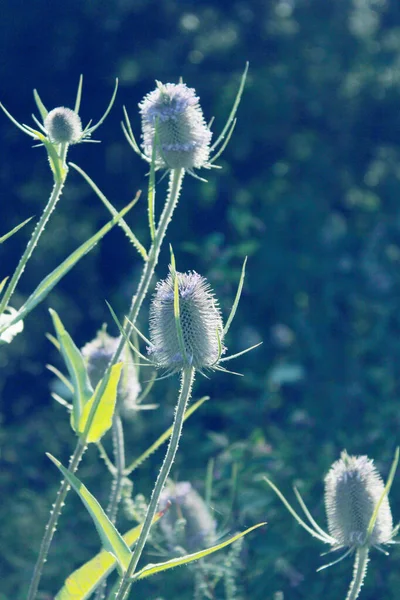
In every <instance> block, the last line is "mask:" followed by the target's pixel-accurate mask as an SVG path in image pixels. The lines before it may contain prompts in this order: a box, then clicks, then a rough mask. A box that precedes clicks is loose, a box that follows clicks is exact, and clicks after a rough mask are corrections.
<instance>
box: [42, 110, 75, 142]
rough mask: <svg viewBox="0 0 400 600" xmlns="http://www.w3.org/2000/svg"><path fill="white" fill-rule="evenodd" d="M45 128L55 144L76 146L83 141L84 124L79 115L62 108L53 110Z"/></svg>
mask: <svg viewBox="0 0 400 600" xmlns="http://www.w3.org/2000/svg"><path fill="white" fill-rule="evenodd" d="M44 127H45V129H46V131H47V134H48V136H49V139H50V141H51V142H53V144H63V143H66V144H76V143H77V142H79V141H80V140H81V139H82V122H81V119H80V116H79V115H78V113H76V112H75V111H74V110H71V109H70V108H65V107H64V106H60V107H58V108H53V110H51V111H50V112H49V113H48V115H47V116H46V118H45V120H44Z"/></svg>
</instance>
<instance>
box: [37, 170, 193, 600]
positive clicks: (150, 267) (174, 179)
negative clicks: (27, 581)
mask: <svg viewBox="0 0 400 600" xmlns="http://www.w3.org/2000/svg"><path fill="white" fill-rule="evenodd" d="M184 173H185V172H184V170H183V169H175V170H172V171H171V176H170V182H169V192H168V197H167V200H166V202H165V205H164V209H163V212H162V214H161V218H160V222H159V225H158V228H157V231H156V237H155V239H154V242H153V244H152V246H151V249H150V252H149V258H148V260H147V262H146V263H145V265H144V269H143V274H142V277H141V280H140V283H139V287H138V291H137V293H136V294H135V295H134V296H133V298H132V304H131V308H130V311H129V314H128V319H129V321H130V322H131V323H133V324H134V323H135V322H136V319H137V316H138V314H139V310H140V307H141V305H142V303H143V300H144V298H145V296H146V293H147V290H148V287H149V285H150V281H151V278H152V276H153V274H154V269H155V267H156V265H157V262H158V257H159V254H160V249H161V245H162V242H163V239H164V237H165V233H166V231H167V227H168V225H169V223H170V221H171V219H172V214H173V212H174V210H175V207H176V205H177V203H178V199H179V193H180V189H181V186H182V181H183V176H184ZM132 331H133V327H132V325H131V324H130V323H128V322H127V324H126V326H125V333H126V335H127V336H130V335H131V333H132ZM124 346H125V338H124V336H121V339H120V342H119V344H118V347H117V349H116V351H115V353H114V356H113V357H112V359H111V361H110V363H109V365H108V367H107V370H106V372H105V374H104V377H103V379H102V380H101V383H100V385H99V387H98V389H97V393H96V398H95V401H94V402H93V405H92V409H91V411H90V414H89V417H88V420H87V423H86V427H85V431H84V432H83V434H82V435H81V436H80V438H79V441H78V444H77V447H76V450H75V452H74V456H75V454H76V453H77V452H78V449H79V448H80V447H81V446H82V445H83V446H85V445H86V439H87V436H88V433H89V431H90V428H91V426H92V421H93V418H94V415H95V413H96V410H97V407H98V405H99V402H100V399H101V397H102V395H103V393H104V391H105V388H106V385H107V382H108V376H109V374H110V371H111V368H112V367H113V366H114V365H115V364H116V363H117V362H118V360H119V358H120V356H121V354H122V352H123V349H124ZM82 454H83V452H82ZM78 462H79V461H78ZM77 464H78V463H77ZM76 466H77V465H76ZM71 469H72V463H71V466H70V467H69V470H70V471H71ZM75 471H76V467H75V468H74V470H73V471H71V472H72V473H74V472H75ZM68 491H69V486H68V484H66V483H65V481H63V482H62V484H61V487H60V490H59V492H58V495H57V499H58V498H59V496H60V495H62V503H63V502H64V499H65V497H66V495H67V493H68ZM62 503H58V502H56V504H55V506H54V509H53V511H52V518H53V519H54V522H55V524H56V523H57V519H58V516H59V514H60V512H61V508H62ZM54 531H55V526H54V527H49V526H48V527H47V528H46V533H45V538H44V540H43V542H42V546H41V548H40V554H39V557H38V559H37V562H36V566H35V571H34V574H33V578H32V583H31V586H30V591H29V595H28V598H27V600H34V598H35V596H36V592H37V588H38V585H39V581H40V577H41V573H42V570H43V564H44V563H45V561H46V559H47V554H48V551H49V548H50V544H51V541H52V539H53V535H54Z"/></svg>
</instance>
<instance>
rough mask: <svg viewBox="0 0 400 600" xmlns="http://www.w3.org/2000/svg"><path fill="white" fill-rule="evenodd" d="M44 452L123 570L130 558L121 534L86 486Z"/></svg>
mask: <svg viewBox="0 0 400 600" xmlns="http://www.w3.org/2000/svg"><path fill="white" fill-rule="evenodd" d="M46 454H47V456H48V457H49V458H50V460H51V461H52V462H53V463H54V464H55V465H56V467H58V468H59V469H60V471H61V473H62V474H63V475H64V477H65V478H66V480H67V481H68V483H69V484H70V486H71V487H73V488H74V490H75V491H76V493H77V494H78V495H79V497H80V499H81V500H82V502H83V503H84V505H85V507H86V508H87V510H88V512H89V514H90V516H91V517H92V519H93V522H94V524H95V526H96V529H97V531H98V534H99V536H100V538H101V541H102V543H103V546H104V548H105V549H106V550H107V552H110V554H112V555H113V556H114V557H115V558H116V560H117V561H118V564H119V566H120V567H121V569H122V571H124V572H125V571H126V569H127V568H128V565H129V561H130V559H131V551H130V549H129V547H128V545H127V543H126V542H125V540H124V539H123V537H122V536H121V534H120V533H119V532H118V530H117V529H116V528H115V526H114V525H113V524H112V523H111V521H110V519H109V518H108V517H107V515H106V513H105V512H104V510H103V509H102V508H101V506H100V504H99V503H98V502H97V500H96V498H95V497H94V496H92V494H91V493H90V492H89V490H88V489H87V487H86V486H84V485H83V483H82V482H81V481H79V479H78V478H77V477H76V476H75V475H73V474H72V473H71V472H70V471H68V469H66V468H65V467H63V465H62V464H61V463H60V461H58V460H57V459H56V458H54V456H52V455H51V454H49V453H46Z"/></svg>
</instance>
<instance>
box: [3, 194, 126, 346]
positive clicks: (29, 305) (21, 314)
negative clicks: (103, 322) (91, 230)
mask: <svg viewBox="0 0 400 600" xmlns="http://www.w3.org/2000/svg"><path fill="white" fill-rule="evenodd" d="M134 204H135V200H133V201H132V202H130V203H129V204H128V205H127V206H126V207H125V208H123V209H122V210H121V212H119V213H118V215H116V216H115V217H114V218H113V219H111V221H108V223H106V225H104V227H102V228H101V229H100V230H99V231H98V232H97V233H95V234H94V235H93V236H92V237H91V238H89V239H88V240H87V241H86V242H84V243H83V244H82V245H81V246H79V248H77V250H75V251H74V252H72V254H70V255H69V256H68V258H66V259H65V260H64V261H63V262H62V263H61V264H60V265H59V266H58V267H57V268H56V269H54V271H52V272H51V273H50V274H49V275H47V277H45V278H44V279H43V281H42V282H41V283H40V284H39V285H38V287H37V288H36V290H35V291H34V292H33V294H31V295H30V296H29V298H28V300H27V301H26V302H25V304H24V305H23V306H22V307H21V308H20V309H19V311H18V313H17V315H16V316H15V318H14V319H13V320H12V321H10V322H9V323H8V324H7V327H9V326H10V325H14V324H15V323H17V322H18V321H20V320H21V319H24V318H25V317H26V315H27V314H29V313H30V312H31V310H33V309H34V308H35V307H36V306H37V305H38V304H39V303H40V302H42V300H44V298H45V297H46V296H47V294H48V293H49V292H51V290H52V289H53V287H54V286H55V285H56V284H57V283H58V282H59V281H60V279H62V278H63V277H64V275H66V274H67V273H68V271H70V270H71V269H72V267H73V266H74V265H75V264H76V263H77V262H78V261H79V260H80V259H81V258H82V257H83V256H85V254H87V253H88V252H89V251H90V250H91V249H92V248H93V247H94V246H95V245H96V244H97V243H98V242H99V241H100V240H101V238H102V237H104V236H105V235H106V233H108V232H109V231H110V230H111V229H112V228H113V227H114V225H115V224H116V223H118V221H119V219H121V218H122V217H123V216H124V215H126V213H127V212H128V211H129V210H130V209H131V208H132V206H134ZM5 329H6V326H3V327H0V335H1V334H2V333H3V331H5Z"/></svg>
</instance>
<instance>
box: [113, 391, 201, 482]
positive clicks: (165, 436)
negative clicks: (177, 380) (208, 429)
mask: <svg viewBox="0 0 400 600" xmlns="http://www.w3.org/2000/svg"><path fill="white" fill-rule="evenodd" d="M209 399H210V396H203V398H200V400H198V401H197V402H195V403H194V404H193V405H192V406H191V407H190V408H188V410H187V411H186V412H185V416H184V419H183V420H184V422H185V421H186V419H188V418H189V417H190V416H191V415H192V414H193V413H194V412H195V411H196V410H197V409H198V408H200V406H201V405H202V404H204V402H206V401H207V400H209ZM171 434H172V426H171V427H169V428H168V429H167V431H165V432H164V433H163V434H162V435H160V437H159V438H158V439H157V440H156V441H155V442H154V444H152V445H151V446H150V448H148V449H147V450H146V451H145V452H143V454H141V455H140V456H139V458H136V459H135V460H134V461H133V462H132V463H131V464H130V465H129V467H127V468H126V469H125V471H124V475H130V474H131V473H132V471H134V470H135V469H137V468H138V467H140V465H141V464H142V463H143V462H144V461H145V460H146V459H147V458H149V456H151V455H152V454H153V452H155V451H156V450H157V449H158V448H159V447H160V446H161V445H162V444H163V443H164V442H166V441H167V440H169V438H170V437H171Z"/></svg>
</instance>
